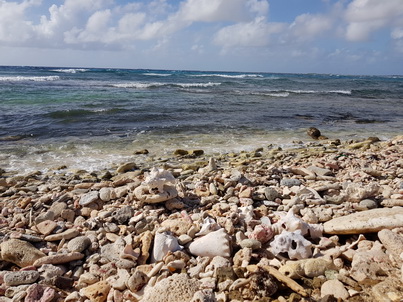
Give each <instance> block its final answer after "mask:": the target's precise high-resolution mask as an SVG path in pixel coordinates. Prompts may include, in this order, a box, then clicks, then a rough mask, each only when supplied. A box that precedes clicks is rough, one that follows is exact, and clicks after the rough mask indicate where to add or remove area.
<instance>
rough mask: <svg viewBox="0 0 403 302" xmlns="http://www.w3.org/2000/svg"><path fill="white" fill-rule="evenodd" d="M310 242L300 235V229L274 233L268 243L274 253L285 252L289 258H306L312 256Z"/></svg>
mask: <svg viewBox="0 0 403 302" xmlns="http://www.w3.org/2000/svg"><path fill="white" fill-rule="evenodd" d="M311 246H312V243H311V242H310V241H308V240H306V239H305V238H304V236H302V235H301V230H296V231H295V232H288V231H283V232H282V233H281V234H280V235H276V236H275V237H274V240H273V241H272V242H271V243H270V247H271V251H272V253H273V254H274V255H276V256H277V255H279V254H280V253H287V254H288V257H289V258H290V259H306V258H309V257H311V256H312V249H311Z"/></svg>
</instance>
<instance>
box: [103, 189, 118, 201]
mask: <svg viewBox="0 0 403 302" xmlns="http://www.w3.org/2000/svg"><path fill="white" fill-rule="evenodd" d="M99 198H100V199H101V200H102V201H110V200H111V199H115V198H116V194H115V191H114V189H113V188H108V187H105V188H101V189H100V190H99Z"/></svg>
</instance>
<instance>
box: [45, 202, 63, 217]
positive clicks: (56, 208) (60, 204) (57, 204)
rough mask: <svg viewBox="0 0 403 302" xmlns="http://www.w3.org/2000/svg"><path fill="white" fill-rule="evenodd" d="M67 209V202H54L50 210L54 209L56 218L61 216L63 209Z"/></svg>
mask: <svg viewBox="0 0 403 302" xmlns="http://www.w3.org/2000/svg"><path fill="white" fill-rule="evenodd" d="M64 209H67V203H65V202H54V203H52V205H51V206H50V208H49V211H52V212H53V213H54V214H55V216H54V217H55V218H56V217H59V216H60V215H61V214H62V212H63V210H64Z"/></svg>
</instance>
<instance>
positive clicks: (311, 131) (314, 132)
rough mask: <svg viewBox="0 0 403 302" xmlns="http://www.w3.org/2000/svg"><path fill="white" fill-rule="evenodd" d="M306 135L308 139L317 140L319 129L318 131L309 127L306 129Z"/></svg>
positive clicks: (319, 134)
mask: <svg viewBox="0 0 403 302" xmlns="http://www.w3.org/2000/svg"><path fill="white" fill-rule="evenodd" d="M306 133H307V134H308V135H309V136H310V137H312V138H313V139H318V138H319V136H321V133H320V131H319V129H318V128H315V127H310V128H308V130H307V131H306Z"/></svg>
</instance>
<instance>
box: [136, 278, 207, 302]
mask: <svg viewBox="0 0 403 302" xmlns="http://www.w3.org/2000/svg"><path fill="white" fill-rule="evenodd" d="M198 290H199V281H198V280H196V279H190V278H189V277H188V276H187V275H186V274H175V275H173V276H171V277H169V278H166V279H163V280H161V281H160V282H158V283H157V284H156V285H155V286H154V287H152V288H149V289H147V290H146V292H145V294H144V297H143V299H142V301H147V302H187V301H190V300H191V299H192V297H193V295H194V294H195V293H196V292H197V291H198Z"/></svg>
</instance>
